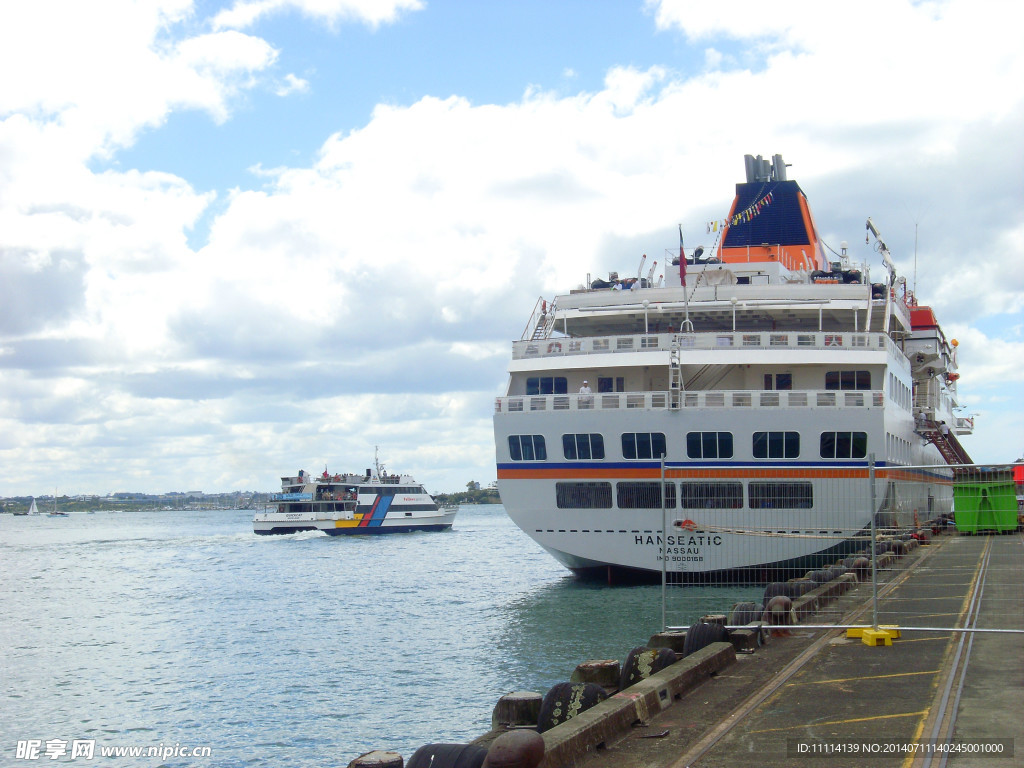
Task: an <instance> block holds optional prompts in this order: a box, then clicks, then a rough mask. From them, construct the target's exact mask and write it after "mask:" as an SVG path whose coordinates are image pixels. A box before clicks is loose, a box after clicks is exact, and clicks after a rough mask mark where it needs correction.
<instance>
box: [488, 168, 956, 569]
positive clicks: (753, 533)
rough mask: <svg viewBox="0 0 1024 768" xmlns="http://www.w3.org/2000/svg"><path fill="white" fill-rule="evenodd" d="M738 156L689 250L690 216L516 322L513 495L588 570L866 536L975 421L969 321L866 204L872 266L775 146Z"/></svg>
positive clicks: (782, 552)
mask: <svg viewBox="0 0 1024 768" xmlns="http://www.w3.org/2000/svg"><path fill="white" fill-rule="evenodd" d="M745 170H746V180H745V181H744V182H742V183H738V184H737V185H736V194H735V198H734V200H733V203H732V207H731V208H730V209H729V211H728V214H727V215H726V216H725V217H724V218H723V219H721V220H718V221H714V222H709V223H708V224H707V226H706V230H707V233H708V238H707V240H708V241H712V240H713V244H712V245H711V246H710V247H708V248H704V247H703V246H701V247H697V248H695V249H693V250H687V249H686V248H685V247H684V244H683V233H682V229H680V243H679V250H678V255H677V254H676V251H675V248H674V246H673V248H672V249H669V250H668V251H667V252H666V258H665V262H664V264H665V266H664V276H663V278H662V277H659V278H658V279H655V273H656V266H655V267H653V268H651V269H650V270H649V272H648V273H647V274H646V276H645V275H644V274H643V267H644V262H643V261H641V266H640V269H638V271H637V273H636V275H635V276H633V275H631V276H629V277H626V278H624V279H623V278H620V277H619V275H618V274H617V273H611V274H609V276H608V279H607V280H604V279H595V280H590V278H589V277H588V284H586V285H580V286H579V287H578V288H576V289H573V290H570V291H568V292H567V293H565V294H563V295H558V296H555V297H553V298H545V297H541V298H539V299H538V300H537V303H536V305H535V306H534V308H533V311H532V313H531V315H530V317H529V319H528V320H527V322H526V324H525V330H524V332H523V334H522V337H521V338H520V339H519V340H518V341H514V342H513V343H512V360H511V362H510V364H509V374H510V375H509V380H508V387H507V391H506V392H505V394H504V396H501V397H498V398H496V402H495V407H494V436H495V451H496V462H497V477H498V489H499V492H500V494H501V500H502V504H503V505H504V507H505V509H506V511H507V513H508V515H509V516H510V518H511V519H512V520H513V521H514V522H515V524H516V525H518V526H519V527H520V528H521V529H522V530H523V531H525V532H526V533H527V534H528V535H529V536H530V537H532V538H533V539H534V540H535V541H536V542H537V543H538V544H540V546H542V547H543V548H544V549H545V550H547V551H548V552H549V553H550V554H551V555H552V556H554V557H555V558H556V559H557V560H558V561H559V562H561V563H562V564H563V565H565V566H566V567H567V568H569V569H571V570H572V571H574V572H576V573H577V574H579V575H582V576H591V577H599V578H602V579H607V580H608V581H609V582H610V583H621V582H630V581H648V580H655V579H658V578H664V577H666V576H667V578H668V579H669V580H670V581H673V582H681V583H686V582H702V583H703V582H707V581H763V580H766V579H771V578H783V577H789V576H792V575H802V574H803V572H804V571H805V570H806V569H808V568H813V567H818V565H819V564H821V563H825V562H830V561H831V560H834V559H835V557H836V556H837V554H840V553H844V552H849V551H854V550H855V549H857V548H862V547H863V546H864V545H865V544H866V538H867V536H868V535H869V533H870V531H871V527H872V523H874V525H875V526H876V529H877V528H885V529H893V528H911V527H914V526H917V525H923V524H924V522H925V521H927V520H931V519H934V518H936V517H938V516H939V515H941V514H943V513H948V512H950V511H951V508H952V497H953V494H952V480H953V469H952V468H951V466H952V465H957V464H966V463H970V458H969V456H968V455H967V454H966V452H965V451H964V449H963V446H962V445H961V444H960V441H959V440H958V436H961V435H964V434H969V433H970V432H971V431H972V429H973V422H972V420H971V419H970V418H967V417H962V416H958V415H957V413H958V411H960V410H961V408H960V405H959V402H958V395H957V380H958V378H959V374H958V373H957V360H956V346H957V342H956V340H955V339H953V340H949V339H947V338H946V336H945V334H944V333H943V331H942V329H941V327H940V326H939V323H938V321H937V320H936V317H935V314H934V312H933V311H932V309H931V308H930V307H928V306H924V305H922V304H919V303H918V301H917V299H916V297H915V296H914V295H913V291H912V286H908V285H907V281H906V279H905V277H903V276H900V275H899V274H898V273H897V270H896V267H895V264H894V262H893V260H892V257H891V255H890V253H889V250H888V247H887V246H886V243H885V240H884V239H883V237H882V236H881V234H880V232H879V227H878V226H876V225H875V223H874V222H873V221H872V220H871V219H870V218H869V219H867V222H866V232H865V237H866V239H867V240H868V242H870V243H871V244H872V245H873V248H874V250H875V251H876V252H878V253H879V254H880V256H881V261H882V264H883V266H882V267H881V269H880V271H881V274H880V275H876V276H874V277H873V276H872V275H871V272H870V269H869V267H868V265H866V264H855V263H853V261H852V257H851V256H850V254H849V253H848V247H847V245H846V243H845V242H844V243H842V244H841V245H840V246H839V250H838V251H836V250H833V249H832V248H830V247H828V246H827V245H826V244H825V243H824V242H823V241H822V238H821V235H820V233H819V230H818V227H817V225H816V224H815V220H814V217H813V216H812V213H811V209H810V206H809V205H808V200H807V197H806V195H805V194H804V191H803V190H802V189H801V188H800V186H799V185H798V184H797V182H796V181H794V180H790V179H789V178H787V176H788V173H787V166H786V165H785V163H784V162H783V160H782V157H781V156H780V155H774V156H773V157H772V158H771V159H770V160H769V159H765V158H763V157H761V156H757V157H754V156H751V155H747V156H746V157H745ZM645 258H646V257H645ZM872 515H874V517H875V519H874V521H872V519H871V518H872Z"/></svg>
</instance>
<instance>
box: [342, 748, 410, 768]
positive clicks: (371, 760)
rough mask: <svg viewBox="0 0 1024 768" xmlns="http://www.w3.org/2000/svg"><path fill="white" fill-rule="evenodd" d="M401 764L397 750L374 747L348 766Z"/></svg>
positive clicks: (378, 767)
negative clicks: (388, 750) (384, 750)
mask: <svg viewBox="0 0 1024 768" xmlns="http://www.w3.org/2000/svg"><path fill="white" fill-rule="evenodd" d="M402 765H403V762H402V756H401V755H400V754H398V753H397V752H383V751H381V750H379V749H375V750H373V751H372V752H367V753H365V754H362V755H360V756H359V757H357V758H356V759H355V760H353V761H352V762H351V763H349V764H348V768H402Z"/></svg>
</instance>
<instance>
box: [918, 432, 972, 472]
mask: <svg viewBox="0 0 1024 768" xmlns="http://www.w3.org/2000/svg"><path fill="white" fill-rule="evenodd" d="M918 434H920V435H921V436H922V437H923V438H924V439H925V440H927V441H928V442H930V443H932V444H933V445H934V446H935V447H936V448H938V449H939V453H941V454H942V458H943V459H945V460H946V463H947V464H973V463H974V462H973V461H971V457H970V456H969V455H968V454H967V451H966V450H964V447H963V446H962V445H961V444H960V441H959V440H957V439H956V435H954V434H953V433H952V432H943V431H942V428H941V427H940V426H939V425H938V424H936V423H935V422H934V421H927V422H925V423H924V425H923V426H922V428H921V429H919V430H918Z"/></svg>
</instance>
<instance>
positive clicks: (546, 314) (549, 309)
mask: <svg viewBox="0 0 1024 768" xmlns="http://www.w3.org/2000/svg"><path fill="white" fill-rule="evenodd" d="M531 325H532V326H533V331H532V333H531V335H530V341H539V340H541V339H546V338H548V337H549V336H550V335H551V331H552V329H553V328H554V326H555V302H553V301H552V302H551V304H550V305H549V304H548V302H547V301H546V300H545V299H544V298H543V297H542V298H539V299H537V303H536V305H534V308H533V314H532V315H531V317H530V322H529V323H528V324H527V326H526V327H527V329H529V327H530V326H531ZM527 332H529V331H527ZM523 338H524V339H525V338H526V333H524V334H523Z"/></svg>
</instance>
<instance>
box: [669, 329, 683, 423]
mask: <svg viewBox="0 0 1024 768" xmlns="http://www.w3.org/2000/svg"><path fill="white" fill-rule="evenodd" d="M668 390H669V405H670V407H671V408H672V410H678V409H679V408H680V407H681V406H682V404H683V371H682V369H681V368H680V367H679V349H678V348H677V346H676V344H675V343H673V344H672V355H671V357H670V358H669V364H668Z"/></svg>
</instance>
